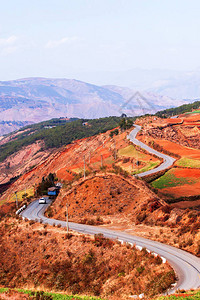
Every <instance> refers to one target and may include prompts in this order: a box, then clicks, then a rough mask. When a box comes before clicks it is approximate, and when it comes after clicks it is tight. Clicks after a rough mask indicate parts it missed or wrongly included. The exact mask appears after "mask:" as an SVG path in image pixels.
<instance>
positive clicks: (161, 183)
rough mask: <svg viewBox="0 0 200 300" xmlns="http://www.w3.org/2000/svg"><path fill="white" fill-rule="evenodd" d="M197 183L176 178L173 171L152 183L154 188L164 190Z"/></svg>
mask: <svg viewBox="0 0 200 300" xmlns="http://www.w3.org/2000/svg"><path fill="white" fill-rule="evenodd" d="M196 182H197V181H196V180H194V179H193V178H189V177H188V178H184V177H179V178H178V177H176V176H175V175H174V173H173V169H172V170H169V171H168V172H166V173H165V174H164V175H163V176H161V177H160V178H158V179H156V180H155V181H153V182H152V186H153V187H154V188H156V189H164V188H168V187H175V186H180V185H184V184H194V183H196Z"/></svg>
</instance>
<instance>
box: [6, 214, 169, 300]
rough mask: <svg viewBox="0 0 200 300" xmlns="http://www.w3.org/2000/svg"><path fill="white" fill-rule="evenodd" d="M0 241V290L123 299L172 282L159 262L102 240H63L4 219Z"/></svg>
mask: <svg viewBox="0 0 200 300" xmlns="http://www.w3.org/2000/svg"><path fill="white" fill-rule="evenodd" d="M0 240H1V243H0V252H1V254H2V255H1V256H0V271H1V272H0V284H1V285H3V286H6V287H11V288H14V287H23V288H26V289H30V288H38V289H41V288H42V289H45V290H49V291H65V292H67V293H72V294H76V293H78V294H89V295H96V296H99V295H100V296H101V297H103V298H104V297H105V298H106V299H129V296H130V295H131V294H141V293H145V294H146V295H147V296H153V295H155V294H158V293H160V292H163V291H164V290H165V289H166V288H168V287H169V285H170V284H171V283H173V281H174V279H175V277H174V272H173V271H172V269H171V267H170V266H169V264H163V263H162V260H161V259H160V258H159V257H155V256H153V255H151V254H148V253H147V252H146V250H145V249H144V250H143V251H138V250H136V249H135V247H133V248H130V246H126V245H121V244H120V243H116V242H113V241H111V240H108V239H105V238H103V237H102V236H95V237H94V238H91V237H86V236H83V235H78V234H76V235H71V234H70V235H69V236H68V235H67V234H66V231H65V230H64V229H61V228H56V227H52V226H49V225H41V224H33V222H29V223H28V222H24V221H20V220H16V219H12V218H10V219H7V220H4V221H2V222H1V224H0ZM158 281H159V283H160V284H159V285H158V284H157V282H158Z"/></svg>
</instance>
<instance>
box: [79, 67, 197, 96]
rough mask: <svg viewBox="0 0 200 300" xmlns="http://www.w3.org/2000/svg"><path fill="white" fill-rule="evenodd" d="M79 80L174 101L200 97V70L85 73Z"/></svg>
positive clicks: (138, 69) (134, 70)
mask: <svg viewBox="0 0 200 300" xmlns="http://www.w3.org/2000/svg"><path fill="white" fill-rule="evenodd" d="M76 75H77V76H78V77H77V78H81V79H82V78H84V79H83V80H85V81H89V82H92V83H96V82H98V83H99V84H101V85H103V84H114V85H117V86H118V85H119V86H128V87H130V88H131V89H136V90H140V91H142V90H145V91H150V92H152V93H155V94H160V95H165V96H168V97H170V98H174V99H193V100H194V99H197V98H199V97H200V68H198V69H196V70H193V71H175V70H165V69H149V70H147V69H140V68H136V69H130V70H124V71H116V72H103V71H99V72H84V73H80V74H76Z"/></svg>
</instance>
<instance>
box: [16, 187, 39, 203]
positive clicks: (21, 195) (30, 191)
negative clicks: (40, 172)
mask: <svg viewBox="0 0 200 300" xmlns="http://www.w3.org/2000/svg"><path fill="white" fill-rule="evenodd" d="M25 193H26V194H27V197H32V196H34V188H33V187H31V188H29V189H26V190H25V189H24V190H21V191H19V192H17V199H18V201H22V200H23V198H24V194H25ZM15 200H16V196H15V194H13V195H12V197H11V199H10V201H11V202H14V201H15Z"/></svg>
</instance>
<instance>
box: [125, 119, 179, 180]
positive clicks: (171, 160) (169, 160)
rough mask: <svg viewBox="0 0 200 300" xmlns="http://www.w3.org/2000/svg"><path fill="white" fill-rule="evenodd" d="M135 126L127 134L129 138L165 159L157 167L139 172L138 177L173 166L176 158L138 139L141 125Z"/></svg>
mask: <svg viewBox="0 0 200 300" xmlns="http://www.w3.org/2000/svg"><path fill="white" fill-rule="evenodd" d="M134 126H135V129H133V130H132V131H131V133H130V134H129V135H128V136H127V138H128V139H129V140H130V141H131V142H132V143H133V144H135V145H137V146H139V147H141V148H142V149H144V150H146V151H148V152H149V153H151V154H154V155H156V156H158V157H160V158H162V159H163V163H162V164H161V165H160V166H158V167H157V168H155V169H152V170H149V171H146V172H143V173H139V174H137V176H138V177H144V176H147V175H150V174H154V173H157V172H160V171H163V170H165V169H168V168H169V167H171V166H172V165H173V163H174V162H175V161H176V159H175V158H173V157H170V156H168V155H166V154H163V153H160V152H158V151H156V150H154V149H153V148H151V147H149V146H147V145H146V144H144V143H142V142H140V141H138V140H137V139H136V135H137V133H138V132H139V131H140V130H141V126H139V125H135V124H134Z"/></svg>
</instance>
